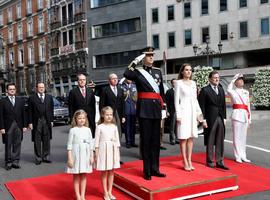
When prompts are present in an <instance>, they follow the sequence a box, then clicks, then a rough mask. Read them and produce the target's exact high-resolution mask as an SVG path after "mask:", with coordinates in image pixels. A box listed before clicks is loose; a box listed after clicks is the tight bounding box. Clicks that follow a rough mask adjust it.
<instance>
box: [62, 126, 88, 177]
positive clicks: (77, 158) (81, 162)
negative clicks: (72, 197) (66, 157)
mask: <svg viewBox="0 0 270 200" xmlns="http://www.w3.org/2000/svg"><path fill="white" fill-rule="evenodd" d="M67 150H71V153H72V158H73V161H74V163H73V165H74V166H73V168H70V167H67V173H70V174H80V173H91V172H92V171H93V168H92V165H91V164H90V156H91V153H92V151H93V139H92V133H91V130H90V128H87V127H74V128H71V129H70V131H69V136H68V143H67Z"/></svg>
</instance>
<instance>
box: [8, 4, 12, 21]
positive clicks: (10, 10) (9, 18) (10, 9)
mask: <svg viewBox="0 0 270 200" xmlns="http://www.w3.org/2000/svg"><path fill="white" fill-rule="evenodd" d="M8 22H12V8H11V7H10V8H8Z"/></svg>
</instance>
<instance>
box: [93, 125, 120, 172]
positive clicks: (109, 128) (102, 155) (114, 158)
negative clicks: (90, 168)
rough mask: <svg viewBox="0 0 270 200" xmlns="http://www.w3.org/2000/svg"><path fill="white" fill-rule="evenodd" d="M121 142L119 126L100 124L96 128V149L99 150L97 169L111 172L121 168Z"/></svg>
mask: <svg viewBox="0 0 270 200" xmlns="http://www.w3.org/2000/svg"><path fill="white" fill-rule="evenodd" d="M119 147H120V141H119V135H118V129H117V126H116V125H114V124H100V125H98V126H97V127H96V133H95V148H98V156H97V163H96V169H97V170H100V171H103V170H111V169H116V168H120V150H119Z"/></svg>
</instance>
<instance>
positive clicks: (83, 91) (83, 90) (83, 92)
mask: <svg viewBox="0 0 270 200" xmlns="http://www.w3.org/2000/svg"><path fill="white" fill-rule="evenodd" d="M82 95H83V97H85V96H86V93H85V88H82Z"/></svg>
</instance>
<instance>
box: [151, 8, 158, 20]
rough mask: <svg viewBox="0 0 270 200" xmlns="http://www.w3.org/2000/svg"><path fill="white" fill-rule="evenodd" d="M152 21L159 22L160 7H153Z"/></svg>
mask: <svg viewBox="0 0 270 200" xmlns="http://www.w3.org/2000/svg"><path fill="white" fill-rule="evenodd" d="M152 23H158V8H153V9H152Z"/></svg>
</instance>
